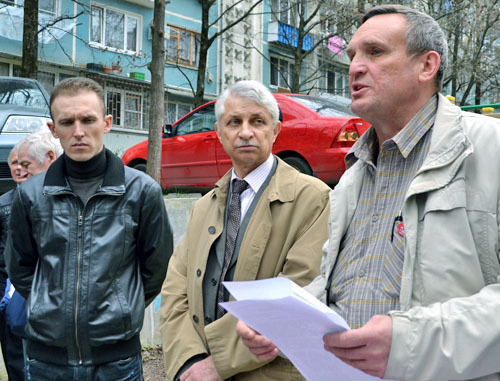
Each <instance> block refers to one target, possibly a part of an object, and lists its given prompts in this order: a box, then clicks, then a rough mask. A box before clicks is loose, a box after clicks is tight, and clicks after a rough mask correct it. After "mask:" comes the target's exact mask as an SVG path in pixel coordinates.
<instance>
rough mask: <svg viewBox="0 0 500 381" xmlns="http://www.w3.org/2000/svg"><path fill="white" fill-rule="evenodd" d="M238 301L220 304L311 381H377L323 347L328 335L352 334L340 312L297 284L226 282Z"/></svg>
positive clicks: (286, 281) (278, 280)
mask: <svg viewBox="0 0 500 381" xmlns="http://www.w3.org/2000/svg"><path fill="white" fill-rule="evenodd" d="M224 286H225V287H226V288H227V290H228V291H229V292H230V293H231V295H233V297H234V298H235V299H236V301H232V302H226V303H221V305H222V306H223V307H224V308H225V309H226V310H227V311H228V312H230V313H231V314H233V315H234V316H236V317H237V318H238V319H240V320H243V321H244V322H245V323H246V324H248V325H249V326H250V327H252V328H253V329H255V330H257V331H258V332H260V333H261V334H263V335H264V336H266V337H268V338H269V339H270V340H271V341H273V342H274V343H275V344H276V345H277V346H278V348H279V349H280V350H281V352H282V353H283V354H284V355H285V356H286V357H288V359H289V360H290V361H291V362H292V363H293V364H294V365H295V367H296V368H297V369H298V370H299V371H300V373H302V375H303V376H304V377H305V378H306V379H308V380H311V381H325V380H339V381H340V380H341V381H365V380H366V381H372V380H379V378H377V377H373V376H370V375H367V374H366V373H363V372H361V371H360V370H358V369H355V368H353V367H351V366H350V365H347V364H346V363H344V362H342V361H340V360H339V359H338V358H336V357H335V356H334V355H333V354H331V353H330V352H327V351H326V350H325V349H324V348H323V336H324V335H325V334H326V333H329V332H339V331H344V330H346V329H349V326H348V325H347V323H346V322H345V321H344V319H343V318H342V317H341V316H340V315H338V314H337V313H336V312H335V311H332V310H331V309H330V308H328V307H327V306H326V305H324V304H323V303H321V302H320V301H319V300H317V299H316V298H314V297H313V296H312V295H311V294H309V293H308V292H307V291H305V290H304V289H302V288H301V287H300V286H298V285H297V284H296V283H294V282H292V281H291V280H289V279H287V278H283V277H279V278H272V279H262V280H256V281H249V282H224Z"/></svg>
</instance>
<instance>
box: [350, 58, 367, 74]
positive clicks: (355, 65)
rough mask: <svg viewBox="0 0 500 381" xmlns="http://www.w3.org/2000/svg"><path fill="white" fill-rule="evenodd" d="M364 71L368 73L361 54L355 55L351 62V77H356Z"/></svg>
mask: <svg viewBox="0 0 500 381" xmlns="http://www.w3.org/2000/svg"><path fill="white" fill-rule="evenodd" d="M364 73H366V64H365V63H364V61H363V59H362V58H361V57H360V56H359V55H355V56H354V57H352V60H351V64H350V65H349V78H350V79H355V78H356V77H357V76H359V75H360V74H364Z"/></svg>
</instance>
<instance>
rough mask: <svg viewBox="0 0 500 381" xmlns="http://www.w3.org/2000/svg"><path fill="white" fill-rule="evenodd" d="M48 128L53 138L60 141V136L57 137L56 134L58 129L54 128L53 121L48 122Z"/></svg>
mask: <svg viewBox="0 0 500 381" xmlns="http://www.w3.org/2000/svg"><path fill="white" fill-rule="evenodd" d="M47 126H48V127H49V130H50V132H52V136H53V137H54V138H56V139H59V136H57V133H56V127H55V126H54V122H52V121H51V120H50V121H48V122H47Z"/></svg>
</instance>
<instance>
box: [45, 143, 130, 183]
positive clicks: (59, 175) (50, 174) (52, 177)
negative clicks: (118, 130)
mask: <svg viewBox="0 0 500 381" xmlns="http://www.w3.org/2000/svg"><path fill="white" fill-rule="evenodd" d="M104 149H105V150H106V151H105V153H106V171H105V172H104V178H103V182H102V186H101V187H102V188H104V187H124V186H125V166H124V165H123V162H122V161H121V160H120V159H119V158H118V157H117V156H115V155H114V154H113V153H112V152H111V151H110V150H108V149H107V148H104ZM43 186H44V187H54V186H55V187H66V186H67V181H66V166H65V164H64V158H63V157H62V155H61V156H59V157H58V158H57V160H56V161H55V162H54V163H52V165H51V166H50V167H49V169H48V170H47V174H46V175H45V180H44V183H43Z"/></svg>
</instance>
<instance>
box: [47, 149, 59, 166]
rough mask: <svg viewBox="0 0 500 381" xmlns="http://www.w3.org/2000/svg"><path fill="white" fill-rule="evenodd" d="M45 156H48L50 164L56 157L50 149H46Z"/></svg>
mask: <svg viewBox="0 0 500 381" xmlns="http://www.w3.org/2000/svg"><path fill="white" fill-rule="evenodd" d="M47 157H48V158H49V161H50V164H52V163H53V162H54V161H56V159H57V156H56V153H55V152H54V151H52V150H49V151H47Z"/></svg>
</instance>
